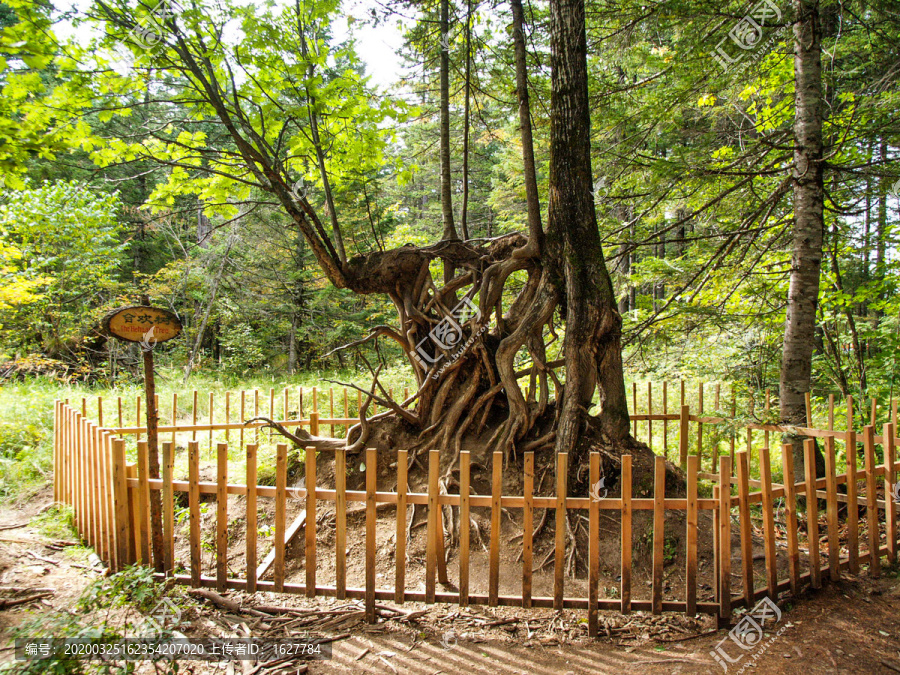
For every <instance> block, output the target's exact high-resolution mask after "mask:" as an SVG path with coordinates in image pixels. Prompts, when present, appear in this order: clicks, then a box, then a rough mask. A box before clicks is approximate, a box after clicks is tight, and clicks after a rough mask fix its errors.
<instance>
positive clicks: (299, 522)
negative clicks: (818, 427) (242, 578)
mask: <svg viewBox="0 0 900 675" xmlns="http://www.w3.org/2000/svg"><path fill="white" fill-rule="evenodd" d="M304 527H306V511H305V510H304V511H301V512H300V513H298V514H297V517H296V518H294V520H292V521H291V523H290V525H288V526H287V528H286V529H285V530H284V548H285V549H287V547H288V546H290V545H291V542H293V541H294V539H296V538H297V535H298V534H300V530H302V529H303V528H304ZM275 549H276V547H275V545H274V543H273V545H272V549H271V550H270V551H269V552H268V553H267V554H266V557H265V558H263V561H262V562H261V563H260V564H259V565H258V566H257V568H256V578H257V580H262V578H263V577H264V576H265V575H266V574H267V573H268V572H269V570H270V569H272V566H273V565H274V564H275Z"/></svg>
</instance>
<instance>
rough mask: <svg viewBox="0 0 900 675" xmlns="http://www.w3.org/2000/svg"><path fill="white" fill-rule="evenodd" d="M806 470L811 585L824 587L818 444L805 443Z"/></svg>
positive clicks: (808, 441)
mask: <svg viewBox="0 0 900 675" xmlns="http://www.w3.org/2000/svg"><path fill="white" fill-rule="evenodd" d="M803 451H804V458H803V460H804V461H803V464H804V469H805V470H806V533H807V537H808V539H809V584H810V586H812V587H813V588H821V587H822V563H821V560H820V559H819V500H818V498H817V497H816V442H815V441H814V440H813V439H811V438H810V439H807V440H805V441H804V442H803Z"/></svg>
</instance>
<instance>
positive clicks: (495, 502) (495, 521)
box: [488, 450, 503, 607]
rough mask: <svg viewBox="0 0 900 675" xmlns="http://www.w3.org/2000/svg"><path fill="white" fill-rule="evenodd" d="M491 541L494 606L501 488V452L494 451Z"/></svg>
mask: <svg viewBox="0 0 900 675" xmlns="http://www.w3.org/2000/svg"><path fill="white" fill-rule="evenodd" d="M491 468H492V475H491V543H490V552H489V554H488V606H489V607H496V606H497V599H498V597H499V595H500V593H499V589H500V515H501V514H500V495H501V494H502V490H503V453H502V452H500V451H499V450H497V451H495V452H494V456H493V464H492V465H491Z"/></svg>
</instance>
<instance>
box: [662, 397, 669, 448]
mask: <svg viewBox="0 0 900 675" xmlns="http://www.w3.org/2000/svg"><path fill="white" fill-rule="evenodd" d="M662 388H663V391H662V396H663V415H668V414H669V383H668V382H667V381H666V380H663V383H662ZM663 457H665V458H666V459H669V420H668V419H663Z"/></svg>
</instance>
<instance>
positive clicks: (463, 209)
mask: <svg viewBox="0 0 900 675" xmlns="http://www.w3.org/2000/svg"><path fill="white" fill-rule="evenodd" d="M465 78H466V82H465V102H464V103H463V151H462V154H463V160H462V161H463V165H462V179H463V193H462V205H461V206H460V207H459V227H460V230H462V236H463V239H465V240H468V239H469V99H470V98H471V95H472V79H471V78H472V0H467V2H466V74H465Z"/></svg>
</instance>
